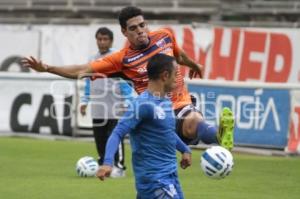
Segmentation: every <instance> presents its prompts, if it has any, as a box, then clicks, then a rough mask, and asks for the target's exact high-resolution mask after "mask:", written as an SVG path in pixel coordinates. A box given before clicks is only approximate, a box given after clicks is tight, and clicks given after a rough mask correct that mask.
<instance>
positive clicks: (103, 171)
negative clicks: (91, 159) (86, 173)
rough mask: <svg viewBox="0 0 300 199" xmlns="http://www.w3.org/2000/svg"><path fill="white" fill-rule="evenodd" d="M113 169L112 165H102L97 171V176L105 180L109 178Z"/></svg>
mask: <svg viewBox="0 0 300 199" xmlns="http://www.w3.org/2000/svg"><path fill="white" fill-rule="evenodd" d="M111 171H112V167H111V166H109V165H102V166H101V167H100V168H99V169H98V171H97V173H96V176H97V177H98V178H99V179H100V180H102V181H103V180H104V179H105V178H108V177H109V176H110V173H111Z"/></svg>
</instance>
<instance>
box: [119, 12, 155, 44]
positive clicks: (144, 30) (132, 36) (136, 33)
mask: <svg viewBox="0 0 300 199" xmlns="http://www.w3.org/2000/svg"><path fill="white" fill-rule="evenodd" d="M122 32H123V34H124V35H125V36H126V37H127V39H128V41H129V42H130V44H131V45H132V47H133V48H135V49H143V48H145V47H147V45H148V44H149V38H148V27H147V24H146V22H145V20H144V17H143V16H141V15H139V16H136V17H133V18H131V19H128V20H127V26H126V28H125V29H124V28H123V29H122Z"/></svg>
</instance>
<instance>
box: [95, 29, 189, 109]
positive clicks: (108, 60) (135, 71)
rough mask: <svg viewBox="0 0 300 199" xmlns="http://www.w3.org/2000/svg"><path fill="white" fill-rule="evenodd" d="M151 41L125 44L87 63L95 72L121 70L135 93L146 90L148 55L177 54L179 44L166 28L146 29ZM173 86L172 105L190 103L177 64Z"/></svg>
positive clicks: (104, 72)
mask: <svg viewBox="0 0 300 199" xmlns="http://www.w3.org/2000/svg"><path fill="white" fill-rule="evenodd" d="M149 38H150V44H149V45H148V47H147V48H145V49H142V50H134V49H132V48H130V46H129V47H125V48H123V49H122V50H120V51H118V52H115V53H112V54H110V55H108V56H105V57H103V58H101V59H98V60H96V61H93V62H91V63H90V65H91V67H92V69H93V71H94V72H96V73H102V74H106V75H110V74H112V73H116V72H122V73H123V74H124V75H125V76H126V77H128V78H129V79H130V80H132V81H133V84H134V88H135V90H136V91H137V93H139V94H140V93H141V92H143V91H144V90H146V88H147V85H148V75H147V68H146V66H147V63H148V60H149V58H151V57H152V56H153V55H155V54H158V53H164V54H167V55H170V56H175V57H177V56H178V54H179V47H178V45H177V43H176V40H175V37H174V36H173V34H171V33H170V32H169V31H168V30H166V29H161V30H158V31H153V32H150V33H149ZM176 84H177V86H176V88H175V89H174V90H173V92H172V97H171V99H172V102H173V108H174V109H178V108H181V107H183V106H186V105H188V104H191V99H190V95H189V93H188V91H187V88H186V86H185V84H184V81H183V76H182V74H181V72H180V69H179V67H178V71H177V77H176Z"/></svg>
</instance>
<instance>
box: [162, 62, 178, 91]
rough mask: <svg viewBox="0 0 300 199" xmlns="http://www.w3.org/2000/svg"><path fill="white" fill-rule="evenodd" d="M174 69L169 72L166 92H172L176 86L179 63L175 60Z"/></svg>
mask: <svg viewBox="0 0 300 199" xmlns="http://www.w3.org/2000/svg"><path fill="white" fill-rule="evenodd" d="M173 66H174V69H173V71H172V72H171V74H169V76H168V78H167V80H166V82H165V92H170V91H172V90H173V89H174V88H175V87H176V75H177V63H176V61H173Z"/></svg>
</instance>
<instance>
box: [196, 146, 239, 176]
mask: <svg viewBox="0 0 300 199" xmlns="http://www.w3.org/2000/svg"><path fill="white" fill-rule="evenodd" d="M200 164H201V168H202V170H203V172H204V173H205V175H207V176H208V177H210V178H214V179H222V178H225V177H226V176H228V175H229V174H230V172H231V171H232V168H233V164H234V163H233V157H232V154H231V153H230V151H228V150H227V149H225V148H224V147H221V146H213V147H211V148H208V149H206V151H205V152H204V153H203V154H202V156H201V163H200Z"/></svg>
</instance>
